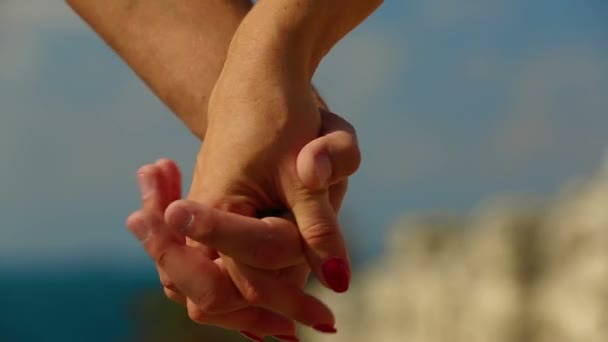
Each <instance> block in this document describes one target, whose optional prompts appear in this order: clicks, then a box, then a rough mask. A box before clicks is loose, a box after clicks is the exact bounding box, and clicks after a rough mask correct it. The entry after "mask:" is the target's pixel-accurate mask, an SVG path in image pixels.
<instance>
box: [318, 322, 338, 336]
mask: <svg viewBox="0 0 608 342" xmlns="http://www.w3.org/2000/svg"><path fill="white" fill-rule="evenodd" d="M312 328H313V329H315V330H316V331H320V332H322V333H326V334H335V333H337V332H338V330H336V328H335V327H334V326H333V325H330V324H317V325H315V326H313V327H312Z"/></svg>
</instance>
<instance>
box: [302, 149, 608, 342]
mask: <svg viewBox="0 0 608 342" xmlns="http://www.w3.org/2000/svg"><path fill="white" fill-rule="evenodd" d="M538 202H539V201H532V200H529V199H522V198H517V197H500V198H495V199H493V200H490V201H487V202H485V203H483V204H482V205H480V206H479V208H478V209H476V210H474V211H473V213H471V215H470V216H469V217H465V218H459V217H446V216H438V215H419V216H406V217H404V218H402V219H400V220H398V222H397V223H396V224H395V225H394V228H393V229H392V234H389V235H388V236H389V238H388V240H387V246H386V252H385V255H384V256H383V257H382V258H380V259H379V260H377V261H376V262H375V263H373V264H370V265H368V266H367V267H365V268H364V269H363V270H360V271H357V272H356V274H355V275H354V279H353V285H352V288H351V290H350V291H349V293H348V294H346V295H342V296H336V295H334V294H331V293H328V291H326V290H324V289H321V288H315V289H314V291H313V292H314V293H316V294H318V295H319V296H320V297H321V298H323V299H324V300H325V301H326V302H327V303H329V304H330V306H331V307H332V308H333V309H334V312H335V313H336V316H337V318H338V330H339V334H338V335H337V336H321V335H318V334H314V333H311V332H308V331H303V332H302V333H303V334H305V335H304V338H303V340H304V341H349V342H357V341H383V342H393V341H394V342H398V341H399V342H401V341H414V342H417V341H420V342H444V341H446V342H448V341H449V342H459V341H463V342H464V341H466V342H477V341H479V342H487V341H493V342H511V341H513V342H515V341H516V342H561V341H564V342H565V341H587V342H593V341H598V342H599V341H608V158H607V162H606V165H605V166H604V167H603V168H602V170H601V171H600V172H598V173H597V174H596V175H594V176H593V177H590V178H589V179H585V180H579V181H575V182H572V183H571V184H568V185H567V186H565V187H564V188H563V189H562V191H561V192H560V193H559V194H558V195H557V196H556V197H555V198H554V199H552V200H551V201H548V203H547V202H545V201H544V202H543V205H539V203H538Z"/></svg>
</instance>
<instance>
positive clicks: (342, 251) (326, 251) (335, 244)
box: [291, 188, 350, 293]
mask: <svg viewBox="0 0 608 342" xmlns="http://www.w3.org/2000/svg"><path fill="white" fill-rule="evenodd" d="M294 199H295V203H293V204H292V205H291V207H292V211H293V214H294V216H295V220H296V222H297V225H298V227H299V229H300V234H301V236H302V239H303V240H304V252H305V255H306V258H307V259H308V263H309V265H310V267H311V268H312V271H313V272H314V273H315V275H316V276H317V278H318V279H319V280H320V281H321V283H323V284H324V285H325V286H326V287H328V288H330V289H332V290H334V291H335V292H338V293H342V292H346V291H347V290H348V286H349V283H350V266H349V262H348V260H349V258H348V253H347V251H346V244H345V243H344V239H343V237H342V233H341V232H340V227H339V225H338V220H337V216H336V213H335V211H334V209H333V207H332V205H331V203H330V199H329V193H328V191H327V190H326V189H324V190H319V191H311V190H309V189H306V188H302V189H300V190H299V191H298V194H297V195H296V196H294Z"/></svg>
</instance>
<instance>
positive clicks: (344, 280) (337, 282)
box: [322, 258, 350, 293]
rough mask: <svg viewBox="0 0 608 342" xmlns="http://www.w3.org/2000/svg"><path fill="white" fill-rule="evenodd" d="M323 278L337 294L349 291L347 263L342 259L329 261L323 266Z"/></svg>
mask: <svg viewBox="0 0 608 342" xmlns="http://www.w3.org/2000/svg"><path fill="white" fill-rule="evenodd" d="M322 268H323V276H324V277H325V281H326V282H327V284H328V285H329V287H330V288H331V289H332V290H334V291H336V292H337V293H343V292H346V291H347V290H348V283H349V281H350V280H349V276H348V267H347V266H346V263H345V262H344V261H343V260H342V259H340V258H333V259H329V260H327V261H326V262H325V263H324V264H323V267H322Z"/></svg>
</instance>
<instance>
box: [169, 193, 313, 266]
mask: <svg viewBox="0 0 608 342" xmlns="http://www.w3.org/2000/svg"><path fill="white" fill-rule="evenodd" d="M165 221H166V222H167V223H168V225H169V226H170V227H171V228H172V229H173V230H174V231H175V232H181V233H182V234H185V235H186V236H187V237H189V238H191V239H193V240H195V241H198V242H200V243H201V244H204V245H205V246H207V247H210V248H212V249H215V250H217V251H218V252H220V253H222V254H224V255H228V256H230V257H232V258H234V259H237V260H239V261H240V262H242V263H245V264H247V265H250V266H253V267H257V268H261V269H268V270H276V269H281V268H285V267H288V266H293V265H296V264H299V263H301V262H302V261H303V257H302V243H301V239H300V232H299V231H298V228H297V227H296V226H295V225H294V224H293V223H292V222H290V221H288V220H285V219H282V218H278V217H267V218H264V219H261V220H260V219H257V218H252V217H247V216H242V215H238V214H234V213H229V212H225V211H221V210H218V209H214V208H211V207H208V206H204V205H202V204H200V203H198V202H195V201H190V200H182V201H176V202H173V203H171V205H169V207H168V208H167V210H166V212H165Z"/></svg>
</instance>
